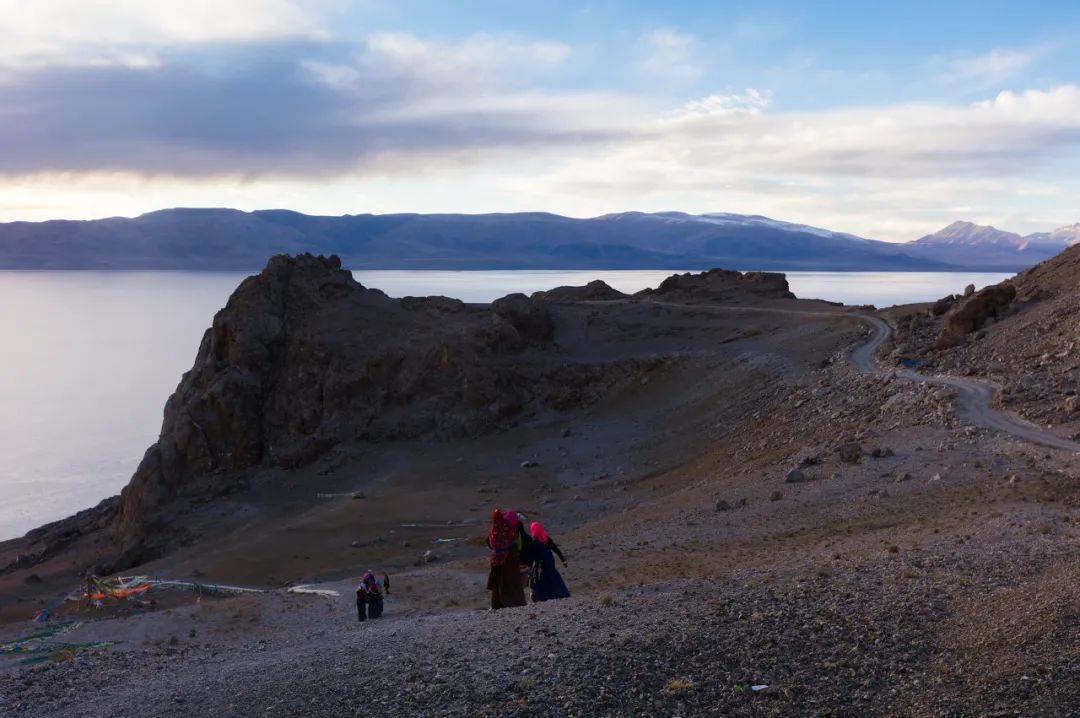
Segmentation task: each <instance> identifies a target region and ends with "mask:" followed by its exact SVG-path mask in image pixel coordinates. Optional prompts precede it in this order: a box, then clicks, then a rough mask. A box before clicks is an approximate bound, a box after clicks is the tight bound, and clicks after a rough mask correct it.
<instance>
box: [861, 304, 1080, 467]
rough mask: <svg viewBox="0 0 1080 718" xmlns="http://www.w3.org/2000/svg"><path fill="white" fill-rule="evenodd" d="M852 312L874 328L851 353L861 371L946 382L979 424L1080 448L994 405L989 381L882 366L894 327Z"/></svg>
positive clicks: (1048, 443) (994, 390)
mask: <svg viewBox="0 0 1080 718" xmlns="http://www.w3.org/2000/svg"><path fill="white" fill-rule="evenodd" d="M853 316H856V317H858V318H859V319H861V320H863V321H864V322H866V323H867V324H869V325H870V328H871V333H870V338H869V339H868V340H867V342H866V343H865V344H863V345H862V346H860V347H858V348H857V349H856V350H855V351H853V352H852V353H851V361H852V363H853V364H855V367H856V368H857V369H858V370H859V371H861V372H863V373H865V374H876V375H884V376H889V375H892V376H897V377H899V378H901V379H906V380H908V381H919V382H926V383H927V384H939V385H941V386H947V387H949V388H951V389H954V390H955V391H956V404H957V406H958V408H959V409H960V411H961V413H962V414H963V415H964V418H966V419H967V420H968V421H970V422H971V423H972V424H974V425H976V426H981V427H984V428H988V429H997V430H998V431H1003V432H1005V433H1006V434H1011V435H1012V436H1015V437H1017V438H1018V439H1023V440H1025V441H1030V442H1032V443H1034V444H1040V445H1042V446H1049V447H1052V448H1054V449H1065V450H1066V451H1075V452H1080V443H1077V442H1075V441H1070V440H1069V439H1066V438H1063V437H1061V436H1057V435H1055V434H1052V433H1050V432H1049V431H1046V430H1044V429H1041V428H1039V427H1038V426H1036V425H1034V424H1032V423H1030V422H1027V421H1024V420H1023V419H1021V418H1019V417H1016V416H1012V415H1010V414H1007V413H1005V412H1003V411H998V410H997V409H995V408H994V407H993V406H992V405H991V404H992V402H993V399H994V394H996V393H997V387H996V386H994V385H993V384H991V383H990V382H988V381H985V380H982V379H972V378H970V377H961V376H950V375H948V374H934V375H926V374H920V373H918V372H916V371H912V370H911V369H883V368H881V367H879V366H878V364H877V360H876V358H875V355H876V354H877V350H878V348H879V347H880V346H881V345H882V344H884V343H885V342H886V341H888V339H889V337H890V336H891V335H892V327H891V326H889V323H888V322H886V321H885V320H884V319H882V318H881V317H876V316H873V315H870V314H855V315H853Z"/></svg>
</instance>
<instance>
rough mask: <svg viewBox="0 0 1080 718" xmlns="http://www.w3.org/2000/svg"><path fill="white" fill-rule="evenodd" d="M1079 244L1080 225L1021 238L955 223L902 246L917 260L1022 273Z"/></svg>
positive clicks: (1002, 232)
mask: <svg viewBox="0 0 1080 718" xmlns="http://www.w3.org/2000/svg"><path fill="white" fill-rule="evenodd" d="M1077 242H1080V224H1072V225H1068V226H1065V227H1059V228H1058V229H1055V230H1054V231H1052V232H1036V233H1035V234H1029V235H1027V236H1021V235H1019V234H1016V233H1014V232H1006V231H1004V230H1000V229H997V228H996V227H990V226H987V225H978V224H973V223H971V222H953V223H952V224H950V225H949V226H948V227H946V228H945V229H942V230H940V231H937V232H934V233H933V234H928V235H926V236H925V237H920V238H919V239H916V240H915V241H914V242H910V243H908V244H906V245H903V246H904V247H905V251H907V252H908V253H909V254H911V255H912V256H914V257H922V258H924V259H930V260H933V261H937V262H944V263H946V264H955V265H960V266H964V267H970V268H976V269H978V268H981V269H1000V270H1002V271H1019V270H1021V269H1026V268H1027V267H1030V266H1033V265H1035V264H1038V263H1039V262H1041V261H1043V260H1045V259H1049V258H1050V257H1053V256H1054V255H1055V254H1057V253H1058V252H1060V251H1061V250H1063V249H1065V248H1066V247H1071V246H1072V245H1074V244H1076V243H1077Z"/></svg>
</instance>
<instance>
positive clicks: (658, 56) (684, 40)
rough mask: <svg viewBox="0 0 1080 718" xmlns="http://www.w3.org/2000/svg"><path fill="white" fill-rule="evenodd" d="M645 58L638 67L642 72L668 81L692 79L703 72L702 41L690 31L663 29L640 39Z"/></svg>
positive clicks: (642, 57) (638, 63)
mask: <svg viewBox="0 0 1080 718" xmlns="http://www.w3.org/2000/svg"><path fill="white" fill-rule="evenodd" d="M639 44H640V50H641V57H640V59H639V60H638V62H637V69H638V71H639V72H641V73H642V74H644V75H646V76H648V77H650V78H653V79H660V80H665V81H668V82H692V81H694V80H697V79H698V78H699V77H700V76H701V74H702V71H703V62H702V60H701V57H700V49H701V41H700V40H698V38H697V37H695V36H694V35H691V34H689V33H685V32H681V31H679V30H675V29H673V28H660V29H657V30H653V31H652V32H649V33H647V34H646V35H644V36H643V37H642V38H641V40H640V43H639Z"/></svg>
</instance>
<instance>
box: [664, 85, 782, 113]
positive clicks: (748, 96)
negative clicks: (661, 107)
mask: <svg viewBox="0 0 1080 718" xmlns="http://www.w3.org/2000/svg"><path fill="white" fill-rule="evenodd" d="M770 97H771V93H770V92H768V91H765V92H761V91H760V90H756V89H754V88H753V87H748V88H746V91H745V92H743V93H742V94H735V95H709V96H708V97H703V98H701V99H700V100H691V101H690V102H687V103H686V104H685V105H683V106H682V108H680V109H679V110H678V111H677V112H676V113H674V114H673V117H675V118H676V119H678V118H683V117H709V116H717V115H730V114H746V113H748V114H760V112H761V111H762V110H763V109H765V108H766V107H768V106H769V101H770Z"/></svg>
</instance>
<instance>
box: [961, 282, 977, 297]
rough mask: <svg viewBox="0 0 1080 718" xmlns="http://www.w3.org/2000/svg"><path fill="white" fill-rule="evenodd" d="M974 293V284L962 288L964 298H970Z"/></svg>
mask: <svg viewBox="0 0 1080 718" xmlns="http://www.w3.org/2000/svg"><path fill="white" fill-rule="evenodd" d="M974 293H975V285H974V284H969V285H967V286H966V287H964V296H965V297H970V296H971V295H972V294H974Z"/></svg>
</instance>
